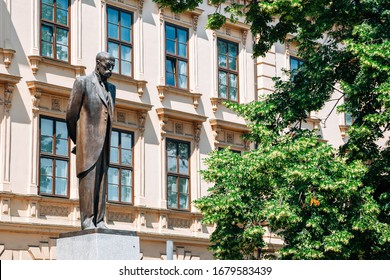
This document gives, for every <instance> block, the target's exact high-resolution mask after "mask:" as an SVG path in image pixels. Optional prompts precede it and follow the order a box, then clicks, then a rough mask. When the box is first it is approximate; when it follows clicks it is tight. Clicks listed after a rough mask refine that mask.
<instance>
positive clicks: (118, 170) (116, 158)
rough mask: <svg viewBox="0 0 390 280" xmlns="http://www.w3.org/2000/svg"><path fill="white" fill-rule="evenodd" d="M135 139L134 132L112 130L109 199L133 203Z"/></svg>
mask: <svg viewBox="0 0 390 280" xmlns="http://www.w3.org/2000/svg"><path fill="white" fill-rule="evenodd" d="M133 139H134V135H133V133H129V132H124V131H119V130H113V131H112V134H111V144H110V166H109V168H108V201H111V202H122V203H133V142H134V140H133Z"/></svg>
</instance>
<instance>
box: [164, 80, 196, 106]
mask: <svg viewBox="0 0 390 280" xmlns="http://www.w3.org/2000/svg"><path fill="white" fill-rule="evenodd" d="M157 90H158V96H159V97H160V101H161V102H162V101H163V100H164V98H165V96H166V95H167V94H177V95H181V96H186V97H190V98H192V100H193V104H194V107H195V109H197V108H198V106H199V99H200V97H201V96H202V94H200V93H195V92H190V91H189V90H186V89H180V88H176V87H171V86H163V85H160V86H157Z"/></svg>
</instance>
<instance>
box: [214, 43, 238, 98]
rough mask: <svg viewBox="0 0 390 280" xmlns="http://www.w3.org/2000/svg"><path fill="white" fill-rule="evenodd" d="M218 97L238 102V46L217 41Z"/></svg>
mask: <svg viewBox="0 0 390 280" xmlns="http://www.w3.org/2000/svg"><path fill="white" fill-rule="evenodd" d="M217 47H218V96H219V98H222V99H227V100H231V101H238V44H236V43H232V42H229V41H225V40H222V39H218V41H217Z"/></svg>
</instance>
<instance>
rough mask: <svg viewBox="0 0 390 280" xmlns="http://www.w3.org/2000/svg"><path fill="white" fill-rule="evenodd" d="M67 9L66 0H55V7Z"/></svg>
mask: <svg viewBox="0 0 390 280" xmlns="http://www.w3.org/2000/svg"><path fill="white" fill-rule="evenodd" d="M58 7H59V8H62V9H66V10H67V9H68V0H57V8H58Z"/></svg>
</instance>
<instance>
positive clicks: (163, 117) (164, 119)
mask: <svg viewBox="0 0 390 280" xmlns="http://www.w3.org/2000/svg"><path fill="white" fill-rule="evenodd" d="M156 112H157V115H158V118H159V120H160V129H161V137H162V138H164V137H165V134H166V129H165V125H166V124H167V123H168V120H170V119H175V120H181V121H186V122H192V123H193V125H194V140H195V142H196V143H199V141H200V133H201V131H202V123H203V122H205V121H206V120H207V117H206V116H202V115H196V114H191V113H185V112H182V111H177V110H173V109H167V108H157V109H156Z"/></svg>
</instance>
